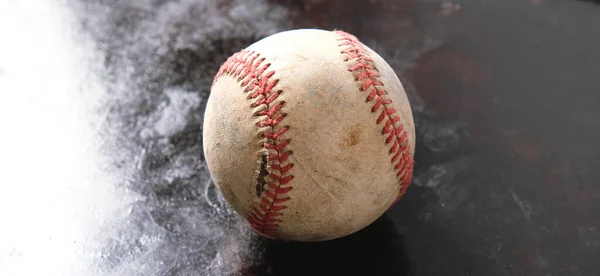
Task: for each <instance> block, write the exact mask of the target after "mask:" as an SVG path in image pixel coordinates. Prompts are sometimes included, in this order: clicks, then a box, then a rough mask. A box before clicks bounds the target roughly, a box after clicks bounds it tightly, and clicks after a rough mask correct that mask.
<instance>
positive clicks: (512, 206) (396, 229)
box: [0, 0, 600, 276]
mask: <svg viewBox="0 0 600 276" xmlns="http://www.w3.org/2000/svg"><path fill="white" fill-rule="evenodd" d="M53 3H54V4H53ZM599 15H600V5H598V4H595V3H593V2H592V1H576V0H497V1H495V0H461V1H452V2H451V1H439V0H435V1H434V0H421V1H417V0H406V1H393V0H371V1H358V0H346V1H342V0H311V1H309V0H304V1H274V0H273V1H267V0H227V1H208V0H207V1H197V0H179V1H165V0H143V1H120V0H113V1H105V0H89V1H41V0H39V1H11V0H0V37H1V41H0V127H1V128H0V129H1V130H2V132H1V133H2V135H0V170H1V172H2V173H1V174H0V221H1V227H0V275H7V276H12V275H77V276H79V275H82V276H83V275H85V276H87V275H89V276H95V275H128V276H129V275H534V276H535V275H544V276H545V275H598V271H599V270H600V262H598V260H599V257H600V172H599V171H598V170H597V168H598V166H599V165H600V145H599V144H598V143H599V141H600V81H599V77H600V51H599V50H598V49H600V16H599ZM294 28H322V29H328V30H333V29H341V30H344V31H347V32H351V33H353V34H354V35H356V36H357V37H358V38H359V39H360V40H361V41H363V42H364V43H365V44H367V45H369V46H370V47H372V48H373V49H374V50H376V51H377V52H379V53H380V54H381V55H382V56H383V57H384V58H385V59H387V60H388V62H389V63H390V65H391V66H392V67H393V68H394V69H395V70H396V72H397V74H398V75H399V77H400V79H401V80H402V82H403V84H404V85H405V87H406V89H407V92H408V94H409V98H410V100H411V105H412V107H413V113H414V116H415V121H416V128H417V150H416V166H415V178H414V180H413V182H412V184H411V186H410V188H409V189H408V192H407V194H406V196H405V197H404V198H403V199H402V200H401V201H400V202H399V203H398V204H397V205H395V206H394V207H392V208H391V209H390V210H389V211H388V212H387V213H386V214H385V215H384V216H383V217H381V218H380V219H379V220H378V221H376V222H375V223H373V224H372V225H370V226H369V227H367V228H366V229H364V230H363V231H360V232H358V233H356V234H354V235H351V236H348V237H345V238H342V239H338V240H334V241H330V242H324V243H282V242H273V241H269V240H265V239H263V238H260V237H258V236H257V235H256V234H255V233H253V232H252V231H251V230H250V229H249V227H248V226H247V225H246V224H245V222H244V221H243V220H242V219H241V218H240V217H238V216H237V215H235V214H234V213H233V212H232V210H231V209H230V208H229V207H228V206H227V204H225V203H224V202H223V200H222V198H221V197H220V196H219V195H218V192H217V191H216V189H215V187H214V185H213V184H212V182H211V180H210V177H209V175H208V173H207V170H206V166H205V163H204V159H203V156H202V137H201V131H202V114H203V111H204V106H205V103H206V98H207V95H208V93H209V86H210V83H211V82H212V77H213V76H214V74H215V73H216V71H217V69H218V67H219V65H220V64H221V62H223V61H224V60H225V59H226V58H227V57H228V56H229V55H231V54H232V53H234V52H236V51H238V50H239V49H241V48H243V47H245V46H247V45H249V44H251V43H252V42H254V41H256V40H258V39H260V38H262V37H265V36H267V35H269V34H272V33H275V32H279V31H283V30H288V29H294ZM375 183H376V181H374V184H375Z"/></svg>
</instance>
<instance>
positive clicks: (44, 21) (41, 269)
mask: <svg viewBox="0 0 600 276" xmlns="http://www.w3.org/2000/svg"><path fill="white" fill-rule="evenodd" d="M57 2H59V1H43V0H41V1H10V0H1V1H0V34H2V36H1V37H2V42H1V43H0V134H1V136H0V154H1V155H0V172H1V174H0V218H1V221H2V224H1V227H0V275H11V276H19V275H94V274H95V273H93V272H92V269H93V266H90V264H91V263H90V261H91V260H93V259H94V258H95V257H96V256H95V255H94V252H95V251H94V248H95V246H96V244H94V243H95V242H96V240H95V239H94V237H95V235H96V234H97V232H98V231H99V229H100V226H101V225H102V224H103V223H105V222H106V219H107V218H108V217H110V214H111V212H112V211H114V210H115V209H116V208H118V207H119V206H120V205H119V204H118V201H117V197H116V193H115V187H116V186H115V185H114V183H113V182H111V181H110V179H109V177H108V175H107V174H105V173H104V172H103V171H102V169H101V168H102V164H101V163H102V161H101V160H103V158H102V156H101V154H100V153H99V152H98V145H97V142H99V141H98V140H97V139H95V138H96V137H95V134H96V131H97V128H98V127H99V124H100V123H101V121H102V116H99V115H98V113H101V112H102V109H101V108H100V103H101V101H102V99H103V97H104V96H105V91H104V90H103V87H102V85H101V83H100V82H99V81H98V79H97V78H96V75H95V72H93V70H92V69H91V68H93V67H94V66H92V65H91V64H90V61H93V60H94V59H97V58H98V56H94V54H93V53H94V52H93V51H92V50H91V49H92V48H91V46H92V45H91V44H89V41H86V40H85V39H84V36H81V34H79V33H78V31H77V29H76V28H75V27H76V26H77V25H76V24H74V22H72V19H73V16H72V15H71V14H70V13H69V12H68V10H67V9H65V8H64V7H62V6H60V5H59V4H56V3H57Z"/></svg>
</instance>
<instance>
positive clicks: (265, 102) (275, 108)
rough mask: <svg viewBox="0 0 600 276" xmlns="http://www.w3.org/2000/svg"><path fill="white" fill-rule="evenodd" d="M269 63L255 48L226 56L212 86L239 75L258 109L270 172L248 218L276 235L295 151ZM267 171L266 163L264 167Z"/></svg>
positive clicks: (269, 234)
mask: <svg viewBox="0 0 600 276" xmlns="http://www.w3.org/2000/svg"><path fill="white" fill-rule="evenodd" d="M269 66H270V64H269V63H265V58H259V54H258V53H255V52H253V51H248V50H242V51H239V52H237V53H235V54H233V55H232V56H231V57H230V58H228V59H227V61H226V62H225V63H223V65H221V68H220V69H219V72H218V73H217V75H216V76H215V79H214V81H213V86H214V84H215V83H216V81H217V79H218V78H220V77H221V76H223V75H230V76H232V77H237V81H238V82H240V86H241V87H242V88H244V93H248V99H251V100H252V103H251V105H250V107H251V108H253V109H256V110H257V111H256V112H255V113H254V114H253V115H254V116H258V117H260V119H259V121H258V122H257V126H258V128H259V135H260V137H261V138H262V139H263V140H262V141H261V145H260V146H261V147H262V149H261V151H260V153H259V158H258V159H259V160H261V159H263V158H264V156H266V157H267V168H266V169H267V171H268V174H266V176H265V175H262V171H261V172H259V177H265V178H261V179H259V181H258V184H257V185H259V186H261V185H262V186H263V187H258V189H257V190H259V191H260V194H261V196H260V199H259V201H258V202H255V204H254V206H253V208H252V211H251V214H250V215H249V216H248V218H247V220H248V222H249V223H250V225H251V227H252V228H254V229H255V230H256V231H257V232H258V233H260V234H262V235H264V236H266V237H270V238H273V237H274V235H275V234H276V231H277V227H278V224H279V222H281V216H282V215H283V213H282V211H283V209H285V208H286V206H285V205H283V203H285V202H286V201H288V200H290V197H289V196H287V195H286V194H287V193H288V192H289V191H290V190H292V187H291V186H290V185H289V184H290V182H291V181H292V179H293V178H294V176H293V175H292V174H291V169H292V167H293V166H294V164H293V163H291V162H289V161H288V158H289V157H290V156H291V155H292V154H293V152H292V151H291V150H289V149H288V148H287V146H288V144H289V143H290V139H283V136H284V134H285V133H286V131H287V130H288V129H289V126H287V125H286V126H281V125H282V124H281V122H282V120H283V119H284V118H285V116H286V115H287V114H286V113H284V112H283V111H282V107H283V106H284V105H285V101H279V100H278V97H279V95H280V94H281V93H283V91H282V90H275V89H274V87H275V85H276V84H277V83H278V82H279V80H278V79H272V77H273V75H274V74H275V71H274V70H270V71H267V69H268V68H269ZM261 168H262V169H261V170H264V164H263V166H262V167H261Z"/></svg>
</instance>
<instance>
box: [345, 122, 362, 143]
mask: <svg viewBox="0 0 600 276" xmlns="http://www.w3.org/2000/svg"><path fill="white" fill-rule="evenodd" d="M344 133H345V134H344V139H343V141H342V143H341V144H342V145H341V146H342V148H346V147H351V146H354V145H357V144H358V143H360V142H361V141H362V128H360V126H358V125H354V126H352V127H350V128H348V129H346V130H345V131H344Z"/></svg>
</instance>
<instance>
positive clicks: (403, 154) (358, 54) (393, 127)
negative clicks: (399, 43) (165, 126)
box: [334, 30, 414, 204]
mask: <svg viewBox="0 0 600 276" xmlns="http://www.w3.org/2000/svg"><path fill="white" fill-rule="evenodd" d="M334 33H335V34H337V35H338V38H337V40H338V41H339V42H340V44H338V46H340V47H342V50H341V53H342V54H345V56H346V58H345V59H344V61H346V62H355V64H352V65H350V66H349V67H348V71H350V72H352V73H353V74H355V80H356V81H357V82H359V87H360V91H367V92H368V91H369V89H371V91H370V92H369V94H368V96H367V102H371V101H373V100H375V102H374V103H373V107H372V108H371V112H373V113H376V112H378V111H379V112H380V114H379V117H378V118H377V121H376V123H377V124H381V123H382V122H384V121H385V125H384V126H383V127H382V129H381V133H382V135H384V136H387V137H386V139H385V144H390V143H392V142H393V143H392V147H391V148H390V151H389V154H390V155H392V158H391V163H392V165H394V170H396V171H397V173H396V175H397V176H398V177H399V178H400V192H399V194H398V197H397V198H396V200H395V201H394V204H395V203H396V202H397V201H398V200H399V199H400V198H401V197H402V196H403V195H404V193H406V188H408V185H409V184H410V181H411V180H412V175H413V163H414V161H413V157H412V154H411V152H410V150H409V148H408V143H409V141H408V133H407V132H406V131H405V130H404V128H403V126H402V124H399V123H398V121H399V120H400V116H398V114H397V111H396V109H395V108H393V107H392V106H391V104H392V100H390V99H388V98H387V96H386V95H387V91H386V90H385V89H384V88H383V83H382V82H381V81H380V79H379V77H380V76H379V72H378V70H377V68H375V65H374V64H373V59H372V58H371V57H370V56H369V54H368V53H367V51H366V50H365V48H364V47H363V46H362V45H361V43H360V42H359V41H358V39H357V38H356V37H355V36H353V35H351V34H348V33H346V32H343V31H340V30H336V31H334Z"/></svg>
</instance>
